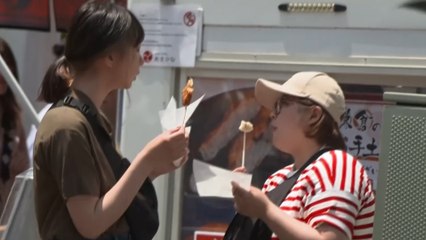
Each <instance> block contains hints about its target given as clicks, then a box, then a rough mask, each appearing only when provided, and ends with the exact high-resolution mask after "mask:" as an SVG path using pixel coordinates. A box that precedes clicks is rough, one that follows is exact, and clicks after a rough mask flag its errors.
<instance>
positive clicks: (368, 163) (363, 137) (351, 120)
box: [340, 101, 385, 189]
mask: <svg viewBox="0 0 426 240" xmlns="http://www.w3.org/2000/svg"><path fill="white" fill-rule="evenodd" d="M384 106H385V105H384V103H381V102H360V101H352V102H351V101H348V102H347V103H346V111H345V113H344V115H343V117H342V121H341V123H340V131H341V133H342V135H343V137H344V139H345V141H346V146H347V151H348V152H350V153H351V154H352V155H353V156H356V157H357V158H358V159H359V160H360V161H361V162H362V164H363V165H364V167H365V169H366V170H367V173H368V176H369V177H370V178H371V180H372V181H373V187H374V189H376V188H377V177H378V173H379V171H378V170H379V155H380V143H381V139H380V135H381V130H382V122H383V119H382V118H383V110H384Z"/></svg>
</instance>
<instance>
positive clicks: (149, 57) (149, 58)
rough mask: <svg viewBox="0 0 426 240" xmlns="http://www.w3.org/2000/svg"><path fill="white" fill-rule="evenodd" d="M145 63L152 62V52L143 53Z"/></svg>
mask: <svg viewBox="0 0 426 240" xmlns="http://www.w3.org/2000/svg"><path fill="white" fill-rule="evenodd" d="M143 61H144V62H146V63H149V62H151V61H152V52H150V51H145V52H144V53H143Z"/></svg>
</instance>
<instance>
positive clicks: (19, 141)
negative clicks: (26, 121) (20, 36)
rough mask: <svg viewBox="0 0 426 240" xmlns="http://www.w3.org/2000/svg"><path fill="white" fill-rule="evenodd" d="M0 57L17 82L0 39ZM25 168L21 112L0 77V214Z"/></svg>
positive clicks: (11, 59)
mask: <svg viewBox="0 0 426 240" xmlns="http://www.w3.org/2000/svg"><path fill="white" fill-rule="evenodd" d="M0 54H1V56H2V57H3V59H4V61H5V62H6V64H7V66H8V67H9V69H10V71H11V72H12V74H13V75H14V77H15V78H16V79H18V69H17V66H16V61H15V57H14V56H13V53H12V50H11V49H10V47H9V45H8V44H7V43H6V41H5V40H3V39H1V38H0ZM28 167H29V159H28V152H27V148H26V145H25V132H24V128H23V126H22V118H21V109H20V107H19V105H18V103H17V101H16V98H15V96H14V95H13V92H12V90H11V89H10V87H9V86H8V85H7V82H6V80H5V79H4V77H3V76H2V75H0V214H1V213H2V212H3V208H4V205H5V203H6V201H7V197H8V196H9V192H10V189H11V187H12V185H13V182H14V179H15V176H16V175H17V174H19V173H21V172H23V171H24V170H26V169H28Z"/></svg>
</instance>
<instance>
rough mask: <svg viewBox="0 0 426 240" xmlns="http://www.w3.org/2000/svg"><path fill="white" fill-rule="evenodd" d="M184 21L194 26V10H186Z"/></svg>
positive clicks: (187, 24)
mask: <svg viewBox="0 0 426 240" xmlns="http://www.w3.org/2000/svg"><path fill="white" fill-rule="evenodd" d="M183 22H184V23H185V25H186V26H188V27H192V25H194V23H195V14H194V13H193V12H186V13H185V15H183Z"/></svg>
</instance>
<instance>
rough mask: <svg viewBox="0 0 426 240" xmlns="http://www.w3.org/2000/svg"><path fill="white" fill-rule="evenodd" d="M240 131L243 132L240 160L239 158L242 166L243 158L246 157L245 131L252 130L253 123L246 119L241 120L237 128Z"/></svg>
mask: <svg viewBox="0 0 426 240" xmlns="http://www.w3.org/2000/svg"><path fill="white" fill-rule="evenodd" d="M238 129H239V130H240V131H241V132H243V133H244V137H243V153H242V160H241V167H244V165H245V159H246V138H247V133H249V132H251V131H253V124H252V123H251V122H248V121H241V124H240V127H239V128H238Z"/></svg>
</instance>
